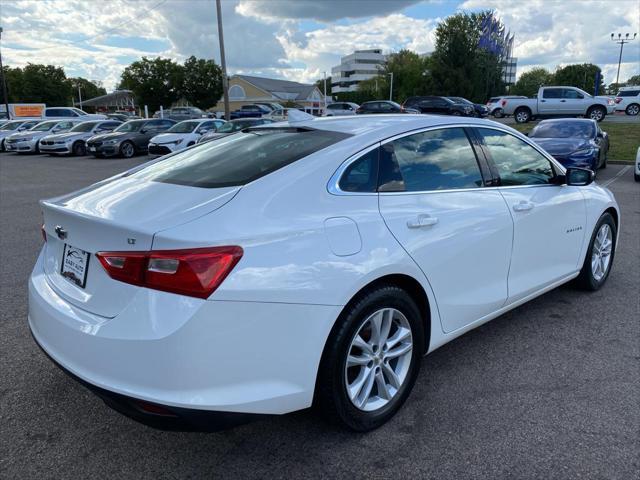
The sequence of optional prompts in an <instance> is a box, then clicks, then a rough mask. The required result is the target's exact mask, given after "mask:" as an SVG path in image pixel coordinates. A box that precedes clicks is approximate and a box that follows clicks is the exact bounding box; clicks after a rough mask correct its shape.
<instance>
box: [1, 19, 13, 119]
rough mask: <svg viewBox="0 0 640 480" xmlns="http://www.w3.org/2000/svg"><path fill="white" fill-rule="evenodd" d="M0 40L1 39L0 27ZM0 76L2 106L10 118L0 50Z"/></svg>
mask: <svg viewBox="0 0 640 480" xmlns="http://www.w3.org/2000/svg"><path fill="white" fill-rule="evenodd" d="M0 40H2V27H0ZM0 77H2V94H3V96H4V108H5V109H6V113H7V120H11V115H10V114H9V95H8V94H7V81H6V79H5V75H4V68H3V67H2V53H1V52H0Z"/></svg>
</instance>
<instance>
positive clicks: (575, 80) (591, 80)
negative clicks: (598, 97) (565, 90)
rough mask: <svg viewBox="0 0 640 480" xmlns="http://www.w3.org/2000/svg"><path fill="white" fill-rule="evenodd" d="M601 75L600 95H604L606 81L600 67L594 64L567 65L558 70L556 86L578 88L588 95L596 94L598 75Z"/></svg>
mask: <svg viewBox="0 0 640 480" xmlns="http://www.w3.org/2000/svg"><path fill="white" fill-rule="evenodd" d="M597 73H600V85H599V88H598V92H599V94H604V79H603V78H602V71H601V70H600V67H598V66H597V65H594V64H592V63H581V64H573V65H567V66H566V67H561V68H558V69H557V70H556V72H555V73H554V74H553V83H554V84H555V85H565V86H570V87H577V88H580V89H582V90H584V91H585V92H587V93H591V94H594V93H595V80H596V74H597Z"/></svg>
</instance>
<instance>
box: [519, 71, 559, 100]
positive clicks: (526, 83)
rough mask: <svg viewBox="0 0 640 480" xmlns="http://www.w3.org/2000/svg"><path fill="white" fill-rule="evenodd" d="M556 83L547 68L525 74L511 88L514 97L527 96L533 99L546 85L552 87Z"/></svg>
mask: <svg viewBox="0 0 640 480" xmlns="http://www.w3.org/2000/svg"><path fill="white" fill-rule="evenodd" d="M553 83H555V82H554V77H553V74H552V73H551V72H550V71H549V70H547V69H545V68H534V69H532V70H529V71H528V72H525V73H523V74H522V75H520V78H518V81H517V82H516V83H515V85H514V86H513V87H512V88H511V92H510V93H511V94H513V95H525V96H527V97H531V96H533V95H535V94H536V93H538V89H539V88H540V87H542V86H544V85H552V84H553Z"/></svg>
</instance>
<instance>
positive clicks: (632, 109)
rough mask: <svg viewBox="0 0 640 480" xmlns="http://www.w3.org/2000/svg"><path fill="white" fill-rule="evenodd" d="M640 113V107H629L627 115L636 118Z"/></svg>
mask: <svg viewBox="0 0 640 480" xmlns="http://www.w3.org/2000/svg"><path fill="white" fill-rule="evenodd" d="M638 113H640V106H639V105H635V104H633V105H629V106H628V107H627V115H632V116H636V115H638Z"/></svg>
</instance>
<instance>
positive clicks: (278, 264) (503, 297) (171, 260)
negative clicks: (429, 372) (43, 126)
mask: <svg viewBox="0 0 640 480" xmlns="http://www.w3.org/2000/svg"><path fill="white" fill-rule="evenodd" d="M592 182H593V172H591V171H590V170H584V169H568V170H565V169H564V168H563V167H562V165H561V164H559V163H558V162H557V161H556V160H554V158H553V157H551V156H550V155H548V154H547V153H545V152H544V151H543V150H542V149H541V148H540V147H538V146H536V144H535V143H533V142H531V141H530V140H529V139H528V138H527V137H525V136H523V135H521V134H519V133H518V132H516V131H515V130H513V129H511V128H509V127H507V126H504V125H501V124H498V123H494V122H491V121H487V120H479V119H470V118H463V119H458V118H453V117H441V116H427V115H373V116H361V115H358V116H357V117H334V118H316V119H312V120H304V121H299V122H291V119H290V123H289V124H282V123H281V124H274V125H267V126H261V127H252V128H248V129H245V130H243V131H241V132H238V133H235V134H232V135H229V136H228V137H227V138H222V139H219V140H218V141H215V142H208V143H204V144H200V145H198V146H195V147H193V148H191V149H188V150H186V151H184V152H179V153H176V154H174V155H172V156H170V157H168V158H166V159H161V160H159V161H158V160H156V161H153V162H151V163H148V164H145V165H142V166H140V167H137V168H135V169H133V170H130V171H128V172H125V173H124V174H120V175H117V176H115V177H112V178H109V179H107V180H104V181H102V182H99V183H97V184H95V185H92V186H90V187H87V188H85V189H83V190H80V191H78V192H75V193H71V194H68V195H65V196H61V197H58V198H54V199H50V200H46V201H43V202H42V203H41V205H42V210H43V214H44V225H43V235H44V237H45V244H44V246H43V248H42V251H41V253H40V255H39V257H38V259H37V262H36V265H35V267H34V269H33V273H32V275H31V278H30V281H29V325H30V327H31V331H32V333H33V336H34V338H35V340H36V342H37V343H38V344H39V345H40V346H41V347H42V349H43V350H44V351H45V352H46V353H47V354H48V355H49V356H50V357H51V358H52V359H53V361H54V362H56V363H57V364H59V365H60V366H61V367H62V368H63V369H65V370H67V371H68V372H69V373H71V375H72V376H75V377H76V378H77V379H79V380H80V381H81V382H82V383H83V384H84V385H86V386H88V387H89V388H91V389H93V390H94V391H95V392H97V393H98V394H99V395H100V396H102V397H103V398H106V399H107V400H108V403H109V405H111V406H113V407H115V408H117V409H118V410H120V411H122V412H124V413H126V414H127V415H129V416H131V417H134V418H136V419H138V420H141V421H143V422H146V423H149V424H152V425H160V426H167V425H169V426H171V427H172V428H205V429H215V428H220V427H223V426H228V425H230V424H232V423H234V422H236V421H245V420H246V419H247V418H253V417H254V416H257V415H260V414H284V413H287V412H292V411H295V410H299V409H304V408H306V407H309V406H311V405H312V404H315V405H317V406H318V407H319V408H320V409H321V410H322V411H323V412H324V413H325V414H326V415H327V416H328V417H329V418H330V419H332V420H334V421H338V422H340V423H341V424H343V425H345V426H346V427H348V428H350V429H353V430H357V431H367V430H371V429H373V428H376V427H378V426H380V425H382V424H383V423H384V422H386V421H387V420H389V419H390V418H391V417H392V416H393V415H394V414H395V413H396V412H397V411H398V409H399V408H400V407H401V406H402V404H403V403H404V402H405V400H406V399H407V397H408V396H409V393H410V391H411V389H412V387H413V385H414V382H415V380H416V378H417V375H418V370H419V369H420V363H421V358H422V356H423V355H424V354H427V353H429V352H432V351H433V350H435V349H437V348H438V347H440V346H442V345H443V344H445V343H447V342H449V341H451V340H453V339H454V338H456V337H458V336H460V335H462V334H463V333H465V332H467V331H469V330H471V329H473V328H475V327H477V326H479V325H481V324H483V323H485V322H487V321H489V320H491V319H493V318H495V317H497V316H499V315H501V314H503V313H504V312H507V311H509V310H511V309H513V308H515V307H517V306H518V305H521V304H523V303H524V302H527V301H528V300H531V299H532V298H535V297H537V296H538V295H541V294H543V293H544V292H547V291H549V290H551V289H553V288H556V287H557V286H559V285H561V284H563V283H565V282H568V281H569V280H572V279H577V280H578V281H579V283H580V284H581V285H582V286H583V287H585V288H586V289H587V290H597V289H599V288H600V287H602V286H603V284H604V283H605V281H606V280H607V276H608V275H609V272H610V271H611V266H612V262H613V258H614V254H615V249H616V243H617V238H618V229H619V222H620V215H619V210H618V205H617V203H616V201H615V199H614V197H613V194H612V193H611V192H610V191H609V190H607V189H606V188H603V187H601V186H599V185H597V184H595V183H592ZM178 426H180V427H178Z"/></svg>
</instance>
